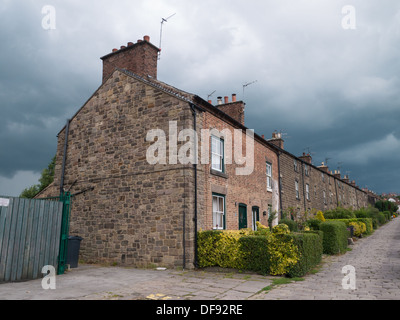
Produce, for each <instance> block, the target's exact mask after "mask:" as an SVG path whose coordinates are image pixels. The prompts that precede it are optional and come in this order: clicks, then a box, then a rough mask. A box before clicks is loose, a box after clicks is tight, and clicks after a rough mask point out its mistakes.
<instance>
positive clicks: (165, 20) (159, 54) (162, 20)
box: [158, 13, 176, 60]
mask: <svg viewBox="0 0 400 320" xmlns="http://www.w3.org/2000/svg"><path fill="white" fill-rule="evenodd" d="M174 15H176V13H174V14H172V15H170V16H169V17H168V18H161V28H160V45H159V47H158V48H159V49H160V51H159V52H158V60H160V56H161V41H162V31H163V25H164V22H168V20H169V19H170V18H172V17H173V16H174Z"/></svg>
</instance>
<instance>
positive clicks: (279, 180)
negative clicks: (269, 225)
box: [277, 151, 283, 219]
mask: <svg viewBox="0 0 400 320" xmlns="http://www.w3.org/2000/svg"><path fill="white" fill-rule="evenodd" d="M277 154H278V184H279V206H280V211H281V219H282V218H283V208H282V183H281V160H280V155H281V152H280V151H278V152H277Z"/></svg>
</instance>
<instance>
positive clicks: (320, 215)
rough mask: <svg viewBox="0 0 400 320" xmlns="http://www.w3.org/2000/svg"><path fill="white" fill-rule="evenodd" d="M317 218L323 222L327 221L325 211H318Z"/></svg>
mask: <svg viewBox="0 0 400 320" xmlns="http://www.w3.org/2000/svg"><path fill="white" fill-rule="evenodd" d="M315 218H316V219H317V220H320V221H322V222H324V221H325V217H324V214H323V212H322V211H318V212H317V215H316V217H315Z"/></svg>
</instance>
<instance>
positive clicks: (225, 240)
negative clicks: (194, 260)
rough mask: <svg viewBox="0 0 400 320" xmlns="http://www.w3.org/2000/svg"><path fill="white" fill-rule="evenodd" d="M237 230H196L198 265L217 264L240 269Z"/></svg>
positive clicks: (239, 235)
mask: <svg viewBox="0 0 400 320" xmlns="http://www.w3.org/2000/svg"><path fill="white" fill-rule="evenodd" d="M240 237H242V234H240V233H239V232H226V231H200V232H198V238H197V239H198V240H197V241H198V260H199V261H198V262H199V266H200V267H213V266H219V267H222V268H237V269H241V268H242V265H241V256H240V250H239V242H238V241H239V239H240Z"/></svg>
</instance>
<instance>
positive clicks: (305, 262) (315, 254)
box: [287, 231, 323, 278]
mask: <svg viewBox="0 0 400 320" xmlns="http://www.w3.org/2000/svg"><path fill="white" fill-rule="evenodd" d="M288 236H289V237H291V238H292V239H293V241H294V244H295V245H296V246H297V247H298V248H299V252H300V259H299V261H298V262H297V263H296V264H295V265H294V266H293V267H291V268H290V269H289V272H288V273H287V275H288V276H289V277H291V278H293V277H302V276H304V275H305V274H307V273H308V272H310V271H311V270H312V268H314V267H315V266H316V265H318V264H319V263H320V262H321V260H322V253H323V232H322V231H305V232H302V233H291V234H289V235H288Z"/></svg>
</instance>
